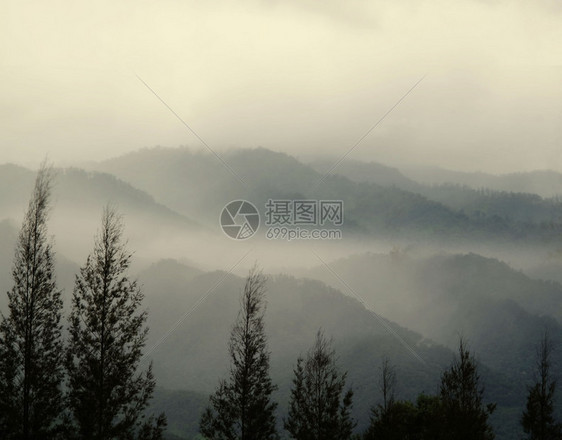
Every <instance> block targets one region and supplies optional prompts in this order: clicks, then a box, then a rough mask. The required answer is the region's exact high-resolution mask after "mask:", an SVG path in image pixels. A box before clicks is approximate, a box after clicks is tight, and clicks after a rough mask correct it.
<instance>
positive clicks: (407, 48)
mask: <svg viewBox="0 0 562 440" xmlns="http://www.w3.org/2000/svg"><path fill="white" fill-rule="evenodd" d="M560 5H561V3H560V2H559V1H558V0H551V1H548V0H542V1H541V0H535V1H523V0H521V1H518V0H511V1H507V0H506V1H502V0H457V1H450V0H449V1H446V0H442V1H438V0H419V1H413V0H411V1H410V0H396V1H393V2H388V1H387V2H383V1H372V0H371V1H366V0H365V1H363V0H348V1H343V0H342V1H335V0H323V1H319V0H292V1H281V0H278V1H267V0H262V1H248V0H243V1H237V2H233V1H226V0H225V1H188V0H177V1H142V0H135V1H119V2H115V1H96V2H78V1H50V2H44V1H26V0H17V1H9V0H3V1H2V13H1V14H0V77H1V82H0V121H1V122H0V123H1V126H0V162H8V161H15V162H19V163H24V164H29V163H34V162H37V161H39V160H40V159H42V158H43V157H44V156H45V154H46V153H48V154H49V157H50V158H51V160H53V161H55V162H58V163H64V164H68V163H72V162H78V161H89V160H100V159H104V158H108V157H112V156H115V155H118V154H122V153H125V152H128V151H132V150H136V149H138V148H142V147H150V146H155V145H162V146H179V145H188V146H191V147H194V148H197V149H199V148H203V147H202V145H201V144H200V142H199V141H198V140H197V139H196V138H195V137H194V136H193V135H192V134H191V133H190V132H189V131H188V130H187V129H186V128H185V127H184V126H183V125H182V124H181V123H180V122H179V121H178V120H177V119H176V118H175V117H174V116H173V115H172V114H171V112H170V111H169V110H167V109H166V108H165V107H164V106H163V105H162V104H161V103H160V102H159V101H158V100H157V98H156V97H155V96H154V95H152V94H151V92H150V91H149V90H147V88H146V87H145V86H144V85H143V84H142V83H141V82H140V81H139V80H138V79H137V77H136V76H135V75H136V74H137V75H139V76H140V77H141V78H143V80H144V81H146V83H148V84H149V85H150V87H152V88H153V89H154V90H155V91H156V92H157V93H158V94H159V95H160V97H161V98H162V99H163V100H164V101H166V103H167V104H168V105H169V106H170V107H172V108H173V109H174V110H175V111H176V112H177V113H178V114H179V115H180V116H181V117H182V118H183V119H184V120H185V121H186V122H187V123H188V124H189V125H190V126H191V127H193V129H194V130H195V131H196V132H197V133H198V134H199V135H200V136H201V137H202V138H203V139H204V140H205V141H206V142H207V143H208V144H209V145H211V146H212V147H213V148H215V149H216V150H218V151H222V150H224V149H227V148H231V147H256V146H263V147H267V148H270V149H274V150H280V151H286V152H289V153H291V154H297V155H304V154H310V153H321V152H325V153H330V154H336V155H341V154H344V153H345V152H346V151H347V150H348V149H349V148H350V147H351V146H352V145H353V144H354V143H355V141H356V140H357V139H358V138H360V137H361V136H362V135H363V134H364V133H365V132H366V131H367V130H368V129H369V128H370V127H371V126H372V125H373V124H374V123H375V122H376V121H377V120H379V119H380V118H381V116H383V115H384V114H385V113H386V112H387V111H388V110H389V109H390V108H391V107H392V106H393V105H394V104H395V103H396V102H397V101H398V100H399V99H400V98H401V97H402V96H403V95H404V94H405V93H406V92H407V91H408V90H409V89H410V88H411V87H412V86H413V85H414V84H415V83H416V82H417V81H418V80H419V79H420V78H422V77H423V76H424V75H426V76H425V79H424V80H423V81H422V82H421V83H420V84H419V85H418V86H417V87H416V88H415V89H414V90H413V91H412V92H411V93H410V94H409V95H408V96H407V97H406V98H405V99H404V100H403V101H402V102H401V104H400V105H399V106H398V107H396V108H395V110H394V111H393V112H392V113H391V114H389V115H388V117H387V118H386V119H385V120H384V121H383V122H382V123H381V124H380V125H379V126H378V127H377V128H376V129H375V130H373V132H372V133H371V134H370V135H369V136H368V137H367V138H366V139H365V140H364V141H363V142H362V143H361V144H360V145H359V146H358V147H357V148H356V150H355V151H354V153H353V154H352V155H351V157H354V158H359V159H369V160H378V161H382V162H384V163H390V164H394V163H399V162H404V161H405V162H408V163H413V164H426V165H427V164H432V165H439V166H444V167H452V168H456V169H463V170H474V169H479V170H486V171H494V172H504V171H513V170H529V169H542V168H554V169H557V170H559V171H562V153H561V146H562V67H561V66H562V8H561V6H560Z"/></svg>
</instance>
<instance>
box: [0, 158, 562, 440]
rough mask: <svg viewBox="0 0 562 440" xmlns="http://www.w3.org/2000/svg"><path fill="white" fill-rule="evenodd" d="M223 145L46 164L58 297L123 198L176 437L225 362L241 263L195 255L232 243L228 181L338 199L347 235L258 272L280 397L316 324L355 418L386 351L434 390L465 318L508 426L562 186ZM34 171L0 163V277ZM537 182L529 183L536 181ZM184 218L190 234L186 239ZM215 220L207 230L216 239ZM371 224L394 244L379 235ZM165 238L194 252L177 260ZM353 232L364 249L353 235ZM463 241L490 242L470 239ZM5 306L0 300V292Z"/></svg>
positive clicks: (405, 389)
mask: <svg viewBox="0 0 562 440" xmlns="http://www.w3.org/2000/svg"><path fill="white" fill-rule="evenodd" d="M223 160H224V161H225V163H227V164H228V166H227V167H225V166H224V164H222V163H221V162H220V161H219V160H217V158H216V157H214V156H212V155H211V154H208V153H195V152H192V151H189V150H187V149H166V148H155V149H146V150H141V151H138V152H136V153H131V154H128V155H125V156H122V157H119V158H116V159H112V160H108V161H105V162H102V163H99V164H94V165H91V166H90V167H89V169H88V170H83V169H78V168H69V169H61V170H58V171H57V174H58V175H57V178H56V181H55V189H54V206H53V211H52V219H51V221H50V233H52V234H54V236H55V246H56V249H57V278H58V281H59V285H60V286H61V287H62V288H63V289H64V297H65V305H66V307H68V305H69V299H70V295H71V292H72V289H73V283H74V274H75V273H76V272H77V270H78V268H79V266H80V265H82V264H83V263H84V260H85V258H86V255H87V254H88V253H89V252H90V251H91V248H92V244H93V236H94V234H95V232H96V230H97V229H98V223H99V219H100V216H101V211H102V209H103V206H104V205H105V204H107V203H113V204H115V205H117V206H118V208H119V211H120V212H121V213H123V216H124V221H125V224H126V230H125V231H126V235H127V237H129V238H130V239H131V241H130V247H131V250H132V251H138V250H139V249H140V252H139V254H140V255H137V254H135V266H134V267H133V271H134V272H135V273H139V279H140V282H141V284H142V286H143V291H144V292H145V294H146V306H147V307H148V309H149V324H150V327H151V332H150V339H149V343H148V344H147V347H146V352H147V360H148V359H152V360H153V361H154V369H155V373H156V375H157V380H158V384H159V390H158V393H157V396H156V399H155V402H154V406H155V408H157V409H160V410H162V409H165V410H166V411H167V413H168V415H169V419H170V430H169V433H170V439H172V438H174V439H179V438H183V439H186V438H190V436H193V435H194V434H195V433H196V431H197V423H198V417H199V411H200V410H201V408H202V407H203V406H204V405H205V403H206V399H207V396H208V394H209V393H210V392H211V391H212V390H213V389H214V387H215V386H216V384H217V381H218V379H219V378H220V377H222V376H223V375H224V374H225V372H226V369H227V345H226V344H227V341H228V335H229V332H230V329H231V326H232V323H233V321H234V319H235V318H236V314H237V310H238V306H239V303H238V295H239V292H240V289H241V286H242V283H243V280H242V279H241V278H239V277H237V276H235V275H232V274H228V273H225V272H220V271H215V270H202V269H201V267H209V264H208V261H209V260H210V261H214V258H217V257H218V254H217V255H214V254H213V252H220V251H221V249H224V247H227V244H228V245H232V246H235V245H239V244H240V243H233V242H232V241H224V242H223V241H220V239H223V240H229V239H228V238H227V237H222V235H221V232H220V230H219V225H218V217H219V213H220V211H221V209H222V208H223V207H224V205H225V204H226V203H227V202H230V201H232V200H235V199H246V200H249V201H251V202H253V203H254V204H256V206H258V207H259V208H260V209H261V208H263V206H265V202H266V201H267V200H268V199H269V198H273V199H275V198H277V199H307V198H308V199H330V200H333V199H341V200H343V201H344V207H345V224H344V240H342V241H341V243H335V244H334V246H333V248H332V250H331V253H330V254H329V255H330V258H328V257H327V256H325V258H326V260H325V261H326V262H327V264H328V265H329V267H330V268H331V271H330V270H327V269H326V267H325V266H321V267H316V268H306V267H298V263H299V261H300V260H299V258H298V255H297V252H299V250H298V249H302V248H296V249H297V250H295V248H287V249H285V248H283V249H284V250H278V252H279V253H282V252H287V255H286V256H283V255H280V259H283V258H285V259H286V260H287V261H290V262H291V264H293V268H292V269H291V270H292V272H291V273H290V274H289V275H279V274H273V275H271V276H270V280H269V284H268V313H267V318H266V323H267V332H268V334H269V336H270V348H271V352H272V359H271V360H272V373H273V376H274V380H275V382H276V383H278V384H279V385H280V389H279V391H278V393H277V394H276V398H277V399H278V400H279V402H280V403H281V406H280V410H281V411H280V415H282V414H283V411H284V410H285V409H286V403H287V399H288V393H289V387H290V380H291V374H292V367H293V365H294V363H295V362H296V358H297V357H298V356H299V354H302V353H304V352H305V351H306V350H307V348H308V347H309V346H310V344H311V343H312V341H313V338H314V334H315V332H316V331H317V330H318V328H320V327H322V328H324V330H325V331H326V333H327V334H329V335H333V337H334V342H335V347H336V350H337V352H338V355H339V362H340V365H341V366H342V368H344V369H346V370H348V371H349V383H350V384H352V385H353V387H354V389H355V391H356V396H355V409H354V414H355V416H356V417H357V418H358V419H359V422H360V424H359V426H360V427H364V426H365V425H366V424H367V422H368V414H369V407H370V406H371V405H372V404H374V403H376V402H377V401H378V399H379V396H378V392H377V390H376V383H377V378H378V367H379V365H380V361H381V359H382V358H383V357H385V356H388V357H389V358H390V359H391V361H392V362H393V363H395V364H396V365H397V372H398V383H399V385H398V397H400V398H408V399H412V398H415V397H416V395H417V394H418V393H420V392H426V393H433V392H436V391H437V386H438V383H439V377H440V374H441V372H442V370H443V368H445V367H446V366H447V365H448V364H449V362H450V361H451V359H452V357H453V350H454V348H455V345H456V342H457V340H458V336H459V334H462V335H464V336H465V337H466V338H467V339H468V340H469V343H470V346H471V348H472V349H473V350H474V352H475V354H476V356H477V358H478V359H479V360H480V361H481V370H482V377H483V379H484V382H485V384H486V388H487V391H486V393H487V394H486V398H487V399H489V400H492V401H496V402H498V405H499V410H498V411H497V413H496V414H495V415H494V419H493V421H494V424H495V426H496V427H497V438H498V439H499V440H504V439H511V438H515V437H517V436H518V435H519V427H518V417H519V413H520V411H521V408H522V405H523V403H524V398H525V392H526V389H525V385H526V383H527V382H528V381H529V380H530V377H531V371H532V366H533V355H534V345H535V344H536V342H537V341H538V339H539V338H540V335H541V333H542V332H543V331H544V329H549V331H550V332H551V335H552V336H553V339H554V340H556V341H559V342H562V327H561V324H562V285H561V284H559V282H562V275H560V273H562V270H561V265H562V240H561V237H562V236H561V235H560V232H562V221H561V218H562V203H561V202H560V201H559V200H558V199H557V198H545V196H547V195H552V194H556V193H557V192H556V191H557V190H555V189H553V190H552V193H550V194H548V192H547V190H546V189H547V188H546V186H547V183H548V182H550V183H552V184H553V188H554V187H555V186H554V184H555V181H556V174H555V173H552V174H548V173H547V177H548V178H546V177H545V176H543V175H542V174H540V173H538V174H537V173H530V174H528V175H520V176H519V177H520V179H519V180H518V182H520V183H518V184H515V183H514V185H513V187H510V186H505V188H512V189H514V190H515V189H516V188H518V190H517V191H514V192H510V191H504V189H502V187H501V186H500V184H499V183H497V182H500V181H501V182H503V183H502V185H508V183H507V182H509V179H507V177H506V178H505V179H503V180H502V179H500V178H498V179H499V180H496V183H497V185H496V186H495V187H494V186H492V185H491V186H490V187H485V188H482V187H480V186H477V185H474V187H471V185H470V184H469V182H468V180H466V179H465V180H463V178H464V177H463V178H459V179H457V180H451V181H450V182H448V180H441V181H435V182H431V181H429V180H428V179H425V180H424V179H423V178H422V177H423V176H416V175H415V174H413V173H411V172H408V173H404V172H402V171H400V170H398V169H395V168H391V167H386V166H384V165H381V164H376V163H359V162H354V161H344V162H342V164H341V166H339V167H337V168H336V169H335V170H334V174H330V175H328V176H326V177H324V176H325V174H324V173H325V172H326V170H328V169H330V167H331V166H332V165H331V163H330V161H326V160H323V161H322V160H317V161H313V162H311V163H304V162H302V161H299V160H297V159H296V158H294V157H291V156H289V155H286V154H282V153H275V152H272V151H269V150H266V149H262V148H259V149H253V150H234V151H232V152H230V153H228V154H225V155H224V156H223ZM228 168H230V169H228ZM444 176H446V177H447V178H449V176H450V178H451V179H453V177H455V176H457V174H455V173H449V174H444ZM460 177H462V176H460ZM465 177H466V176H465ZM504 177H505V176H504ZM510 178H511V177H510ZM512 178H514V179H515V178H516V177H514V176H512ZM33 179H34V173H33V172H32V171H30V170H27V169H25V168H22V167H18V166H15V165H0V289H1V290H2V291H4V292H5V291H7V290H8V289H9V288H10V287H11V279H10V270H11V264H12V257H13V246H14V243H15V240H16V237H17V233H18V230H19V221H20V219H21V217H22V214H23V212H24V210H25V208H26V205H27V200H28V197H29V194H30V192H31V188H32V185H33ZM436 179H437V177H436ZM492 180H493V179H492ZM475 181H476V180H474V182H475ZM490 181H491V180H490ZM446 182H448V183H446ZM481 182H482V183H485V182H487V180H486V179H484V177H482V179H481ZM517 185H519V186H517ZM535 187H536V188H537V190H536V192H539V193H540V194H533V193H532V190H533V188H535ZM539 189H540V191H539ZM519 190H521V191H523V192H520V191H519ZM193 236H195V237H199V241H195V242H193V243H188V242H184V241H183V240H184V237H193ZM163 237H164V238H163ZM211 238H212V239H213V240H216V241H217V242H218V245H219V246H217V247H210V244H209V243H210V240H211ZM251 240H254V238H252V239H250V241H248V242H247V243H248V245H251V244H252V242H251ZM256 240H260V239H259V238H256ZM385 240H386V241H385ZM262 241H263V240H262ZM262 241H257V242H256V243H259V244H263V243H262ZM381 242H384V243H385V244H389V243H390V244H392V245H394V246H395V248H394V250H393V251H391V252H386V251H385V252H379V251H377V253H374V251H375V250H376V249H377V245H378V243H381ZM222 243H224V247H223V248H221V247H220V245H221V244H222ZM359 245H360V246H359ZM240 246H242V244H240ZM171 247H174V248H176V247H177V248H178V249H180V251H181V252H180V254H181V255H182V258H183V256H185V259H186V260H187V261H192V262H193V264H189V265H186V264H183V263H180V262H179V261H177V260H175V259H174V258H175V257H174V256H173V255H171V254H172V249H171ZM270 248H271V249H273V251H275V250H276V249H277V248H274V247H273V244H272V245H271V246H270ZM359 248H360V249H363V250H364V249H370V250H371V251H372V252H367V253H365V252H364V251H361V252H360V253H359V251H358V249H359ZM475 248H478V249H479V250H482V252H481V253H482V254H485V255H487V256H488V257H484V256H482V255H477V254H475V253H469V252H468V250H467V249H470V250H473V249H475ZM155 249H157V250H155ZM279 249H280V248H279ZM321 249H323V248H321ZM443 249H444V250H445V251H443ZM203 252H207V253H211V256H210V258H207V260H206V264H201V260H202V257H201V254H202V253H203ZM291 252H293V253H291ZM319 252H321V251H319ZM334 255H335V256H334ZM350 255H351V256H350ZM490 255H494V256H496V257H497V256H498V255H501V256H506V258H502V259H507V261H510V262H513V261H515V262H517V265H516V266H517V267H524V268H525V273H523V272H520V271H518V270H515V269H513V267H510V266H509V265H508V264H506V263H504V262H502V261H500V259H498V258H489V256H490ZM182 261H184V260H182ZM511 264H512V265H513V263H511ZM217 268H219V267H218V264H216V265H215V266H214V267H213V269H217ZM334 273H335V274H337V276H334ZM540 278H543V280H541V279H540ZM341 280H345V283H342V281H341ZM557 281H558V282H557ZM213 286H215V287H213ZM350 288H351V289H352V291H349V289H350ZM354 295H359V296H360V297H361V298H362V299H363V300H364V301H365V304H366V306H367V308H365V307H364V306H363V305H362V304H361V302H360V301H358V300H357V299H354V298H353V296H354ZM197 304H199V305H197ZM196 305H197V307H196V309H193V307H195V306H196ZM0 310H2V311H3V312H5V310H6V296H5V295H2V296H0ZM373 311H374V312H376V313H377V316H375V315H373ZM381 323H382V324H381ZM176 324H177V325H176ZM389 329H391V330H389ZM172 330H173V331H172ZM393 333H395V334H393ZM396 336H398V338H397V337H396ZM399 339H401V340H403V341H405V342H406V344H407V345H408V346H409V347H410V348H411V349H413V350H414V351H415V352H416V353H417V354H418V355H419V356H420V357H421V358H422V359H423V362H420V360H418V359H416V357H415V356H412V354H411V353H410V352H409V350H408V349H407V348H406V347H404V344H403V343H402V342H401V341H400V340H399ZM561 353H562V352H556V355H555V358H554V362H555V365H554V366H555V370H560V367H561V366H562V354H561ZM559 406H560V405H559ZM560 409H561V408H558V411H559V412H562V411H560Z"/></svg>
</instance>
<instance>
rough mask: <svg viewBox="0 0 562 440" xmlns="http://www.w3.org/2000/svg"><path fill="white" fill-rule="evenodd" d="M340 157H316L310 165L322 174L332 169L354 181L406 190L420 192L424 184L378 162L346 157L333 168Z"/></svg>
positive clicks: (335, 172) (334, 172) (332, 171)
mask: <svg viewBox="0 0 562 440" xmlns="http://www.w3.org/2000/svg"><path fill="white" fill-rule="evenodd" d="M338 159H339V158H334V157H332V158H324V159H314V160H311V161H310V162H309V165H310V166H311V167H312V168H314V169H315V170H316V171H318V172H319V173H320V174H325V173H327V172H328V171H330V170H331V173H332V174H338V175H340V176H344V177H347V178H348V179H350V180H353V181H354V182H364V183H374V184H376V185H380V186H395V187H397V188H400V189H403V190H405V191H412V192H419V190H420V188H422V187H423V185H420V184H419V183H418V182H416V181H414V180H412V179H410V178H408V177H406V176H405V175H404V174H403V173H402V172H401V171H400V170H399V169H398V168H393V167H389V166H387V165H383V164H380V163H377V162H361V161H358V160H353V159H348V158H346V159H345V160H344V161H342V162H341V163H339V164H338V165H337V166H336V167H335V168H334V169H333V170H332V167H333V166H334V164H335V163H337V161H338Z"/></svg>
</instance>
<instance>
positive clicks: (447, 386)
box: [440, 338, 495, 440]
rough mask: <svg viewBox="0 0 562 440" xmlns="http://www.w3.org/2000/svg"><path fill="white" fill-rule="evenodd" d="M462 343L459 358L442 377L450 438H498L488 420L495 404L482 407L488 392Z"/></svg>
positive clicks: (471, 439)
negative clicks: (485, 394) (485, 392)
mask: <svg viewBox="0 0 562 440" xmlns="http://www.w3.org/2000/svg"><path fill="white" fill-rule="evenodd" d="M465 345H466V344H465V343H464V341H463V340H462V338H461V340H460V342H459V357H458V358H457V359H455V360H454V361H453V363H452V365H451V367H450V368H449V369H448V370H447V371H445V372H444V373H443V375H442V376H441V393H440V397H441V403H442V405H443V414H444V417H445V424H444V434H445V435H446V438H454V439H457V440H465V439H466V440H469V439H470V440H489V439H493V438H494V433H493V431H492V428H491V426H490V425H489V424H488V418H489V416H490V415H491V414H492V412H493V411H494V409H495V405H494V404H488V405H487V406H484V405H483V403H482V399H483V394H484V389H483V387H482V386H481V385H480V376H479V374H478V367H477V364H476V360H475V359H474V356H473V355H472V354H471V353H470V352H469V351H468V349H467V348H466V347H465Z"/></svg>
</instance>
